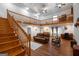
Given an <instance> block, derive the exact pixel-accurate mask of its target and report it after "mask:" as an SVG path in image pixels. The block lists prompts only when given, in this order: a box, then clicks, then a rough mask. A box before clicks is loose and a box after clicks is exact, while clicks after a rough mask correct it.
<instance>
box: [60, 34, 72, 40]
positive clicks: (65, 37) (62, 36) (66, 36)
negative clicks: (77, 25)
mask: <svg viewBox="0 0 79 59" xmlns="http://www.w3.org/2000/svg"><path fill="white" fill-rule="evenodd" d="M61 38H62V39H66V40H73V34H72V33H64V34H61Z"/></svg>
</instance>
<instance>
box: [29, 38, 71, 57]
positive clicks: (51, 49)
mask: <svg viewBox="0 0 79 59" xmlns="http://www.w3.org/2000/svg"><path fill="white" fill-rule="evenodd" d="M72 55H73V51H72V48H71V47H70V41H68V40H65V39H61V46H60V47H56V46H54V45H53V44H52V43H51V40H50V42H49V43H48V44H43V46H41V47H40V48H38V49H36V50H31V56H72Z"/></svg>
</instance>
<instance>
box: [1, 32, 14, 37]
mask: <svg viewBox="0 0 79 59" xmlns="http://www.w3.org/2000/svg"><path fill="white" fill-rule="evenodd" d="M6 36H15V33H0V37H6Z"/></svg>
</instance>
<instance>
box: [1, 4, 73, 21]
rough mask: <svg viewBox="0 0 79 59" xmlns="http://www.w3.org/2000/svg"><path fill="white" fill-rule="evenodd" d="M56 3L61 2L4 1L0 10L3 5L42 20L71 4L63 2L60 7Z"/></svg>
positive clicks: (69, 6)
mask: <svg viewBox="0 0 79 59" xmlns="http://www.w3.org/2000/svg"><path fill="white" fill-rule="evenodd" d="M58 4H61V3H7V4H6V3H4V4H0V7H2V9H1V11H2V10H3V7H4V8H6V9H9V10H10V9H11V10H12V11H15V12H17V13H20V14H23V15H26V16H28V17H32V18H35V19H38V20H44V19H51V18H53V16H55V15H56V14H57V13H60V12H62V11H64V10H67V9H69V8H71V7H72V5H73V4H72V3H63V4H62V6H61V8H60V7H58ZM1 5H2V6H1ZM3 5H4V6H3ZM7 7H9V8H7ZM11 7H12V8H11ZM23 10H24V11H23Z"/></svg>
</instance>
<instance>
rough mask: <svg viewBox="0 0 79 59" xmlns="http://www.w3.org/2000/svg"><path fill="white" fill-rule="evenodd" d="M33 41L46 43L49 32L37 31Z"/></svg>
mask: <svg viewBox="0 0 79 59" xmlns="http://www.w3.org/2000/svg"><path fill="white" fill-rule="evenodd" d="M33 38H34V41H36V42H40V43H48V42H49V38H50V34H49V33H48V32H43V33H38V34H37V35H36V36H34V37H33Z"/></svg>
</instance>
